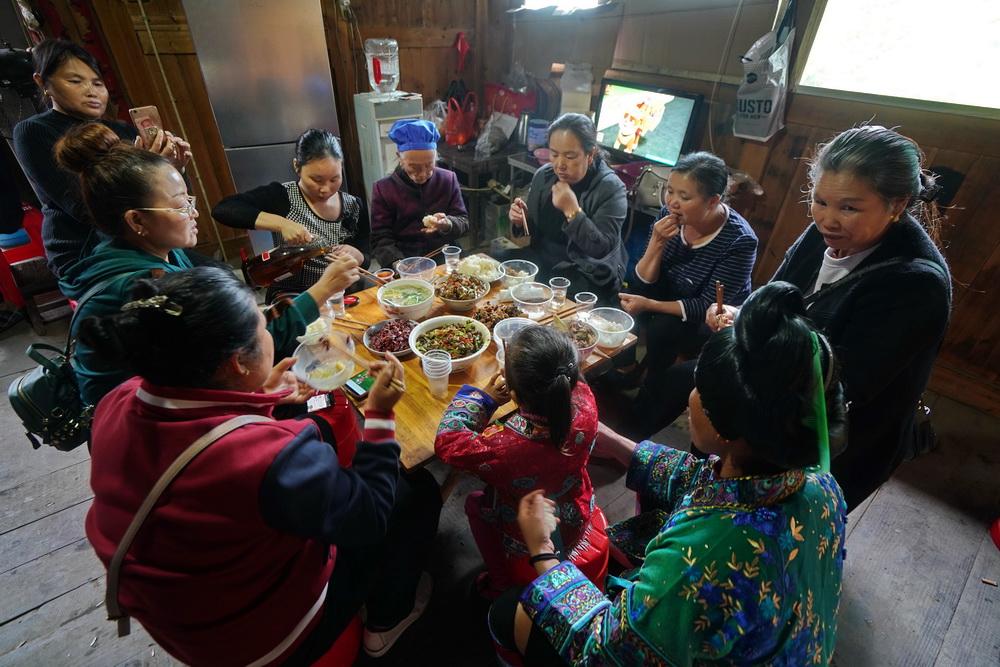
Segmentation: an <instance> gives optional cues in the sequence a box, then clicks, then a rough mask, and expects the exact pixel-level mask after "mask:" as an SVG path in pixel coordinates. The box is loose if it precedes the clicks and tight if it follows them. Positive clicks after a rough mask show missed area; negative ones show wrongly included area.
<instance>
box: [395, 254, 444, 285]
mask: <svg viewBox="0 0 1000 667" xmlns="http://www.w3.org/2000/svg"><path fill="white" fill-rule="evenodd" d="M393 266H394V267H395V269H396V273H398V274H399V277H400V278H417V279H419V280H432V279H433V278H434V269H436V268H437V264H436V263H435V262H434V260H433V259H430V258H429V257H407V258H406V259H401V260H399V261H398V262H396V263H395V264H393Z"/></svg>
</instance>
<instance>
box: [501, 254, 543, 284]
mask: <svg viewBox="0 0 1000 667" xmlns="http://www.w3.org/2000/svg"><path fill="white" fill-rule="evenodd" d="M500 270H501V271H502V272H503V286H504V287H513V286H514V285H520V284H521V283H530V282H531V281H533V280H534V279H535V276H537V275H538V265H537V264H535V263H534V262H529V261H527V260H525V259H508V260H507V261H506V262H501V263H500ZM517 273H519V274H521V275H512V274H517Z"/></svg>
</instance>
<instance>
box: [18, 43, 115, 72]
mask: <svg viewBox="0 0 1000 667" xmlns="http://www.w3.org/2000/svg"><path fill="white" fill-rule="evenodd" d="M70 58H76V59H78V60H81V61H83V63H84V64H85V65H86V66H87V67H89V68H90V69H92V70H94V72H95V73H96V74H97V76H102V74H101V66H100V65H99V64H98V62H97V58H95V57H94V56H92V55H91V54H90V52H89V51H87V50H86V49H84V48H83V47H82V46H80V45H79V44H77V43H75V42H71V41H69V40H66V39H46V40H43V41H42V42H39V44H38V46H35V47H33V48H32V49H31V61H32V63H33V64H34V66H35V72H37V73H38V75H39V76H41V77H42V82H43V83H47V82H48V80H49V77H51V76H52V75H53V74H55V73H56V70H58V69H59V68H60V67H62V66H63V64H64V63H65V62H66V61H67V60H69V59H70Z"/></svg>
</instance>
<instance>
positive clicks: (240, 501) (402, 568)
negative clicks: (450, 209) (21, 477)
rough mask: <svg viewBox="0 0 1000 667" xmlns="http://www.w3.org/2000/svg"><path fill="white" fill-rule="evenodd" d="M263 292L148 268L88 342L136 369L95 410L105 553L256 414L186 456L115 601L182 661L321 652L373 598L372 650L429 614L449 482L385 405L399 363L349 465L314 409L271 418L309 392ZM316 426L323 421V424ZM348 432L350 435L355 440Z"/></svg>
mask: <svg viewBox="0 0 1000 667" xmlns="http://www.w3.org/2000/svg"><path fill="white" fill-rule="evenodd" d="M265 321H266V317H265V315H264V313H262V312H261V311H260V310H259V309H258V308H257V304H256V301H255V299H254V294H253V292H252V291H251V290H250V289H248V288H247V287H246V286H245V285H243V284H242V283H241V282H240V281H239V280H238V279H237V278H236V276H234V275H233V273H232V272H231V271H228V270H225V269H221V268H215V267H207V266H205V267H198V268H194V269H191V270H189V271H181V272H172V273H169V274H168V275H166V276H164V277H163V278H161V279H159V280H155V281H154V280H147V279H139V280H137V281H136V282H135V285H134V289H133V291H132V294H131V295H130V296H129V297H128V298H127V299H126V301H125V303H124V304H122V305H121V306H120V308H118V309H116V312H115V313H114V314H109V315H106V316H104V317H100V318H88V319H86V320H84V321H83V323H82V324H81V325H80V340H81V342H83V343H84V344H86V345H88V346H89V347H90V349H92V350H93V351H94V353H95V354H97V355H100V356H101V357H102V358H103V359H105V360H106V361H107V362H108V363H111V364H113V365H114V366H116V367H120V368H124V369H126V371H127V372H128V373H129V374H130V376H131V375H137V376H138V377H132V378H131V379H129V380H127V381H126V382H124V383H123V384H121V385H119V386H118V387H116V388H115V389H113V390H111V392H110V393H109V394H108V395H107V396H106V397H105V398H104V399H103V400H102V401H101V403H100V404H99V405H98V406H97V411H96V413H95V415H94V421H93V425H92V428H91V459H92V460H91V473H90V484H91V486H92V487H93V490H94V502H93V505H92V506H91V508H90V511H89V512H88V514H87V522H86V528H87V538H88V539H89V540H90V543H91V544H92V545H93V547H94V551H95V552H96V553H97V556H98V557H99V558H100V559H101V561H102V562H103V563H104V564H105V566H108V565H109V563H111V562H112V557H113V555H114V554H115V552H116V550H117V548H118V546H119V543H121V542H122V540H123V536H124V535H125V534H126V529H127V528H128V527H129V525H130V524H131V522H132V521H133V518H134V517H135V515H136V514H137V512H138V511H139V508H140V506H141V504H142V503H143V500H144V499H145V498H146V497H147V494H149V493H150V491H151V489H153V488H154V486H155V485H156V483H157V480H159V479H160V478H161V475H163V474H164V471H166V470H167V469H168V468H169V467H170V466H171V465H172V464H173V463H174V462H175V461H177V460H178V459H179V458H180V457H181V456H182V454H183V453H184V452H185V451H186V450H187V449H188V447H189V446H190V445H191V444H192V443H194V442H195V441H196V440H198V439H200V438H201V437H202V436H205V435H206V434H208V433H209V432H211V431H213V430H214V429H216V428H218V427H219V426H221V425H223V424H226V423H227V422H229V421H230V420H231V419H233V418H240V417H242V418H246V417H256V420H255V421H248V422H247V423H245V424H243V425H242V426H239V427H238V428H236V429H235V430H231V431H229V432H228V433H226V434H225V435H222V436H221V437H220V438H219V439H217V440H216V441H214V442H213V443H212V444H211V445H210V446H209V447H208V448H207V449H205V450H204V451H202V452H201V453H199V454H198V455H197V456H196V457H195V458H194V459H192V460H191V461H190V463H189V464H188V465H187V466H186V467H185V468H183V470H182V471H181V472H180V473H179V475H178V476H177V477H176V479H174V481H173V482H172V483H171V484H170V486H169V488H168V489H167V491H166V492H165V493H163V494H162V495H161V496H160V498H159V501H158V502H157V503H156V504H155V506H154V507H153V509H152V511H151V512H150V514H149V515H148V516H147V517H146V519H145V521H144V522H143V523H142V525H141V527H140V529H139V530H138V532H137V533H136V534H135V539H134V541H133V542H132V543H131V546H130V547H129V548H128V549H127V551H126V556H125V558H124V560H122V561H121V562H122V567H121V570H120V577H119V581H118V583H119V586H118V591H117V602H118V604H119V606H120V607H121V609H122V610H123V611H124V612H126V613H128V614H130V615H131V616H133V617H135V619H136V620H138V621H140V622H141V623H142V625H143V627H145V628H146V630H148V631H149V634H150V635H151V636H152V637H153V639H155V640H156V641H157V643H159V644H160V646H162V647H163V648H164V649H166V650H167V651H168V652H169V653H170V654H171V655H172V656H173V657H174V658H176V659H177V660H178V661H179V662H182V663H183V664H186V665H213V666H214V665H248V664H255V665H278V664H281V665H286V664H293V665H311V664H313V663H314V662H315V661H316V660H317V658H319V657H320V656H322V655H323V654H324V653H325V652H326V651H327V650H328V649H329V648H330V646H331V645H332V644H333V642H334V641H335V640H336V639H337V637H338V636H339V635H340V634H341V633H342V632H343V631H344V629H345V628H347V627H348V626H349V625H350V624H351V623H352V622H353V620H354V619H355V618H356V617H357V615H358V611H359V609H360V608H361V606H362V605H363V604H364V605H365V606H366V608H367V617H366V620H365V626H366V631H365V634H364V646H365V649H366V650H367V651H368V652H369V653H370V654H373V655H382V654H384V653H385V652H386V651H387V650H388V649H389V648H390V647H391V646H392V644H393V642H394V641H395V639H396V638H398V637H399V636H400V634H401V633H402V632H403V631H404V630H405V629H406V628H407V627H408V626H409V625H411V624H412V623H413V622H414V621H415V620H416V619H417V618H419V617H420V615H421V613H422V612H423V610H424V608H425V607H426V604H427V602H428V599H429V597H430V593H431V581H430V578H429V576H427V575H426V574H423V568H424V562H425V560H426V557H427V554H428V552H429V550H430V548H431V546H432V544H433V541H434V534H435V533H436V531H437V519H438V513H439V511H440V508H441V496H440V492H439V490H438V488H437V484H436V483H435V482H434V480H433V478H432V477H431V475H430V474H429V473H427V472H426V471H422V472H420V473H417V474H415V475H412V476H408V477H403V476H401V475H400V469H399V445H398V444H397V443H396V441H395V435H394V428H395V424H394V421H393V406H394V405H395V404H396V402H397V401H398V400H399V398H400V396H401V395H402V392H401V391H400V390H399V389H397V386H396V384H395V383H394V382H393V379H394V378H396V379H397V380H402V379H403V367H402V365H400V363H399V362H398V361H397V360H396V359H394V358H392V357H391V355H389V356H388V357H387V359H386V361H384V362H383V361H379V362H375V364H374V365H373V368H374V373H373V374H374V375H376V379H375V382H374V384H373V386H372V389H371V393H370V394H369V397H368V400H367V403H366V406H365V417H366V419H365V429H364V435H363V436H362V442H361V443H359V444H358V446H357V449H356V452H355V453H354V456H353V465H352V466H351V467H350V468H344V467H341V466H340V464H339V462H338V453H337V451H336V450H335V448H334V446H331V445H343V444H345V443H331V442H330V441H329V440H328V439H327V438H324V435H323V431H322V430H321V428H322V427H321V426H320V425H319V424H316V423H314V422H313V421H311V420H309V419H299V420H296V419H275V418H274V414H273V411H274V408H275V406H277V405H281V404H284V403H287V402H290V401H296V400H301V399H302V398H303V396H302V395H301V394H300V392H298V391H297V390H296V388H295V384H294V382H293V383H291V384H290V385H289V384H288V383H287V381H286V379H285V377H284V376H283V373H282V371H283V370H286V369H287V368H288V363H287V362H288V360H287V359H286V360H284V363H278V364H277V365H275V364H274V361H275V346H274V342H273V339H272V336H271V335H270V334H269V333H268V331H267V329H266V328H265ZM317 426H320V428H317ZM346 444H350V445H352V446H353V445H354V444H355V443H346Z"/></svg>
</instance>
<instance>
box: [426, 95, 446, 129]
mask: <svg viewBox="0 0 1000 667" xmlns="http://www.w3.org/2000/svg"><path fill="white" fill-rule="evenodd" d="M447 117H448V105H447V104H445V103H444V100H434V101H433V102H431V103H430V104H428V105H427V106H426V107H425V108H424V120H429V121H430V122H432V123H434V126H435V127H437V129H438V133H440V134H441V136H442V137H443V136H444V119H445V118H447Z"/></svg>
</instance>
